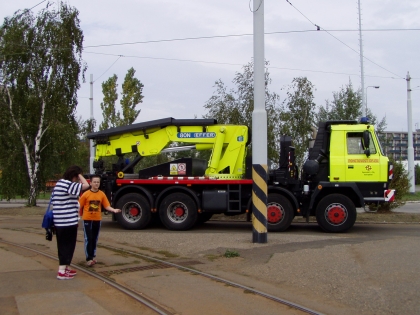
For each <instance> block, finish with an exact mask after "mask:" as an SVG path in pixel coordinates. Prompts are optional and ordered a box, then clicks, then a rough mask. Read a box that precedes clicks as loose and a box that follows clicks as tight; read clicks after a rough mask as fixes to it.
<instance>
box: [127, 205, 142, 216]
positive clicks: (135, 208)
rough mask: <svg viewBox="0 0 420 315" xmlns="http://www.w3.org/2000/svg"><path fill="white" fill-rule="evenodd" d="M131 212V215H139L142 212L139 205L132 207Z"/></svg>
mask: <svg viewBox="0 0 420 315" xmlns="http://www.w3.org/2000/svg"><path fill="white" fill-rule="evenodd" d="M129 212H130V215H132V216H133V217H135V216H138V215H139V214H140V211H139V209H138V208H137V207H131V208H130V210H129Z"/></svg>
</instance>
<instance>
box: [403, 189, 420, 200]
mask: <svg viewBox="0 0 420 315" xmlns="http://www.w3.org/2000/svg"><path fill="white" fill-rule="evenodd" d="M401 200H402V201H420V191H416V192H415V193H414V194H410V193H408V194H406V195H404V196H402V198H401Z"/></svg>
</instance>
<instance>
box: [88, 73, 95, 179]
mask: <svg viewBox="0 0 420 315" xmlns="http://www.w3.org/2000/svg"><path fill="white" fill-rule="evenodd" d="M89 100H90V121H91V123H93V74H91V75H90V97H89ZM93 131H94V130H90V132H93ZM89 147H90V159H89V162H90V163H89V168H90V174H93V173H94V172H95V170H94V169H93V161H95V147H94V146H93V140H92V139H91V140H89Z"/></svg>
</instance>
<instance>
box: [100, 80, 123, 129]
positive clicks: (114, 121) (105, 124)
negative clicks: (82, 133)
mask: <svg viewBox="0 0 420 315" xmlns="http://www.w3.org/2000/svg"><path fill="white" fill-rule="evenodd" d="M117 80H118V77H117V75H116V74H114V75H113V76H112V77H110V78H109V79H108V80H106V81H105V82H103V83H102V93H103V94H104V100H103V102H102V103H101V109H102V117H103V121H102V123H101V125H100V126H99V130H105V129H108V128H112V127H116V126H119V122H120V119H121V118H120V113H119V112H117V111H116V109H115V102H116V100H117V99H118V93H117V88H118V84H117Z"/></svg>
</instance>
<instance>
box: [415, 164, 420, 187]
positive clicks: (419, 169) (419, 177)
mask: <svg viewBox="0 0 420 315" xmlns="http://www.w3.org/2000/svg"><path fill="white" fill-rule="evenodd" d="M414 178H415V182H416V185H420V165H418V164H416V166H415V167H414Z"/></svg>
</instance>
